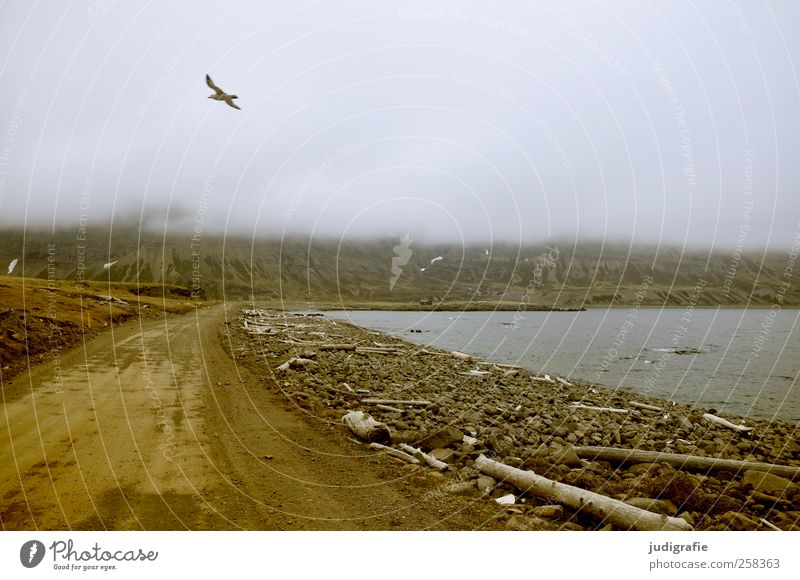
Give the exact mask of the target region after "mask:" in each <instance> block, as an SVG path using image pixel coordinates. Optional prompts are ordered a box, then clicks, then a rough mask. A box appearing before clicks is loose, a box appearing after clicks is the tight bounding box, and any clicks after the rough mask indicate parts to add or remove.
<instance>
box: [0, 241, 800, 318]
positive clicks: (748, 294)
mask: <svg viewBox="0 0 800 580" xmlns="http://www.w3.org/2000/svg"><path fill="white" fill-rule="evenodd" d="M83 243H84V242H82V241H79V240H77V236H76V231H75V229H62V230H58V231H56V233H55V235H52V234H51V233H50V232H45V233H43V232H32V231H30V230H29V231H28V232H26V233H23V232H22V231H6V232H4V233H2V234H0V264H3V265H5V264H7V263H8V262H9V261H11V260H12V259H13V258H20V262H19V264H18V265H17V267H16V269H15V271H14V273H13V274H12V275H13V276H20V275H23V273H24V275H25V276H29V277H37V278H47V276H48V265H49V266H50V273H51V275H52V274H54V276H55V277H56V278H59V279H67V280H75V279H77V278H79V275H80V274H81V272H82V273H83V277H84V279H86V280H104V281H112V282H138V283H142V284H150V283H166V284H174V285H178V286H183V287H186V288H189V289H191V290H194V291H195V292H199V293H200V295H204V296H205V297H207V298H209V299H222V298H225V299H228V300H234V299H245V300H258V301H262V300H273V301H283V302H288V303H292V304H306V303H313V304H315V305H328V306H336V305H347V306H351V307H352V306H355V307H364V306H368V305H380V306H382V307H386V306H389V307H412V306H415V305H417V306H418V305H419V299H420V298H421V297H423V296H432V297H434V302H437V301H439V300H441V301H443V302H444V303H445V304H449V305H450V306H451V307H452V306H456V307H462V306H467V305H471V306H472V307H480V308H483V307H494V306H495V305H497V304H498V303H499V304H501V305H502V306H503V307H505V308H510V309H514V308H517V307H518V306H519V305H520V304H524V305H525V307H526V308H535V307H541V308H549V307H553V306H555V307H561V308H576V307H584V306H605V305H614V306H624V305H630V304H634V303H638V304H641V305H648V306H679V305H684V304H695V305H698V306H716V305H722V306H731V307H732V306H745V305H748V306H770V305H772V304H774V303H775V302H776V301H777V300H782V302H781V304H782V305H784V306H788V305H791V306H798V305H800V286H798V285H796V284H790V285H789V286H787V285H786V284H785V283H784V282H785V280H786V279H785V278H784V272H785V269H786V266H787V254H786V253H767V254H752V255H742V256H734V255H732V254H731V253H726V252H715V253H711V254H709V253H708V252H700V251H696V252H695V253H688V254H682V253H681V252H680V251H679V250H677V249H672V248H663V247H662V248H632V249H629V248H627V247H624V246H620V245H616V246H609V245H601V244H582V245H579V246H577V247H573V246H571V245H566V244H558V243H550V244H548V245H547V246H544V245H541V246H529V247H522V248H520V247H515V246H509V245H494V246H493V247H491V248H489V247H488V246H472V247H461V246H455V245H452V246H448V245H424V244H417V243H415V242H414V241H411V243H410V244H408V246H407V248H406V247H405V246H403V247H401V246H400V245H398V244H399V243H400V241H399V239H384V240H372V241H363V240H346V241H342V242H338V241H335V240H313V241H312V242H311V243H309V241H308V240H304V239H288V240H283V241H280V240H250V239H246V238H236V237H230V236H228V237H223V236H212V235H207V234H203V235H202V237H199V236H198V237H197V238H196V239H195V240H193V239H192V236H191V234H190V233H184V234H178V233H172V234H169V235H166V236H165V235H164V234H163V233H141V234H140V233H139V232H138V231H137V230H132V229H120V228H115V229H114V231H113V235H111V236H109V233H108V231H99V230H98V231H95V230H92V231H90V232H89V233H88V235H87V241H86V242H85V254H82V255H81V254H79V250H80V251H84V249H82V248H79V244H83ZM556 249H557V251H556ZM409 252H410V255H409ZM440 256H441V259H436V258H438V257H440ZM49 257H50V258H51V260H52V261H48V258H49ZM393 258H394V274H393ZM115 260H118V262H116V263H115V264H114V265H113V266H111V267H110V269H108V270H105V269H104V268H103V265H104V264H105V263H108V262H113V261H115ZM431 261H433V263H431ZM84 265H85V266H84ZM422 268H425V270H424V271H423V270H422ZM393 277H394V278H395V283H394V285H393V287H391V288H390V280H391V279H392V278H393Z"/></svg>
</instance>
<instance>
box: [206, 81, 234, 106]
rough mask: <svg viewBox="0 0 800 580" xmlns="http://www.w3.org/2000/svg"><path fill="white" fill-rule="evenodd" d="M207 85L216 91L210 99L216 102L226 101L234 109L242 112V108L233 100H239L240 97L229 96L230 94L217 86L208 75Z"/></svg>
mask: <svg viewBox="0 0 800 580" xmlns="http://www.w3.org/2000/svg"><path fill="white" fill-rule="evenodd" d="M206 84H207V85H208V86H209V87H211V88H212V89H214V94H213V95H210V96H209V97H208V98H209V99H214V100H215V101H225V102H226V103H228V104H229V105H230V106H231V107H233V108H234V109H239V110H240V111H241V110H242V109H241V107H239V106H237V105H236V103H234V102H233V99H238V98H239V97H237V96H236V95H229V94H228V93H226V92H225V91H223V90H222V89H221V88H219V87H218V86H217V85H215V84H214V81H212V80H211V77H210V76H208V75H206Z"/></svg>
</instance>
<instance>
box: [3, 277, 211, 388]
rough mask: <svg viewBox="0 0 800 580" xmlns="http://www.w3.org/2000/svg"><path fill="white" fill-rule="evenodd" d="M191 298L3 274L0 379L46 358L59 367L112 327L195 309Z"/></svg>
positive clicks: (179, 291)
mask: <svg viewBox="0 0 800 580" xmlns="http://www.w3.org/2000/svg"><path fill="white" fill-rule="evenodd" d="M190 296H191V292H190V291H189V290H187V289H186V288H182V287H179V286H169V285H167V286H162V285H160V284H132V283H125V282H112V283H107V282H97V281H95V282H86V283H83V284H76V283H75V282H74V281H67V280H51V281H48V280H42V279H39V278H17V277H10V276H0V305H2V306H0V380H2V381H8V380H10V379H11V378H12V377H13V376H14V375H16V374H17V373H19V372H20V371H23V370H24V369H26V368H28V367H29V366H30V365H32V364H36V363H39V362H42V361H45V360H48V361H50V362H51V363H52V364H56V365H57V364H60V361H59V358H60V356H61V353H62V352H64V351H66V350H68V349H69V348H71V347H72V346H74V345H76V344H78V343H80V342H82V341H84V340H86V339H87V338H90V337H93V336H97V335H98V334H100V333H101V332H103V331H104V330H107V329H108V328H109V326H110V325H114V324H120V323H122V322H125V321H126V320H131V319H132V318H140V319H142V318H143V319H157V318H163V317H164V316H166V315H167V314H176V313H184V312H188V311H190V310H193V309H194V304H195V303H197V302H198V300H192V299H191V298H190ZM199 302H200V303H202V301H199Z"/></svg>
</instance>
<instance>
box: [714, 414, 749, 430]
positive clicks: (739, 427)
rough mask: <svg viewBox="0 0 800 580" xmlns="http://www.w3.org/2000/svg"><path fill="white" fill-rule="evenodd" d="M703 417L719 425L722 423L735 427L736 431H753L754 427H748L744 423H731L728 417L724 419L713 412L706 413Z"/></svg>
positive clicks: (731, 427)
mask: <svg viewBox="0 0 800 580" xmlns="http://www.w3.org/2000/svg"><path fill="white" fill-rule="evenodd" d="M703 419H705V420H706V421H711V422H712V423H717V424H718V425H722V426H723V427H727V428H728V429H733V430H734V431H743V432H747V431H752V430H753V428H752V427H746V426H744V425H736V424H734V423H731V422H730V421H728V420H727V419H723V418H722V417H717V416H716V415H712V414H711V413H705V414H704V415H703Z"/></svg>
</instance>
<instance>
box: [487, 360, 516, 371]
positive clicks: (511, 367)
mask: <svg viewBox="0 0 800 580" xmlns="http://www.w3.org/2000/svg"><path fill="white" fill-rule="evenodd" d="M475 364H479V365H491V366H494V367H500V368H501V369H516V370H520V371H521V370H525V369H524V367H521V366H519V365H509V364H503V363H494V362H489V361H483V360H479V361H477V362H476V363H475Z"/></svg>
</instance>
